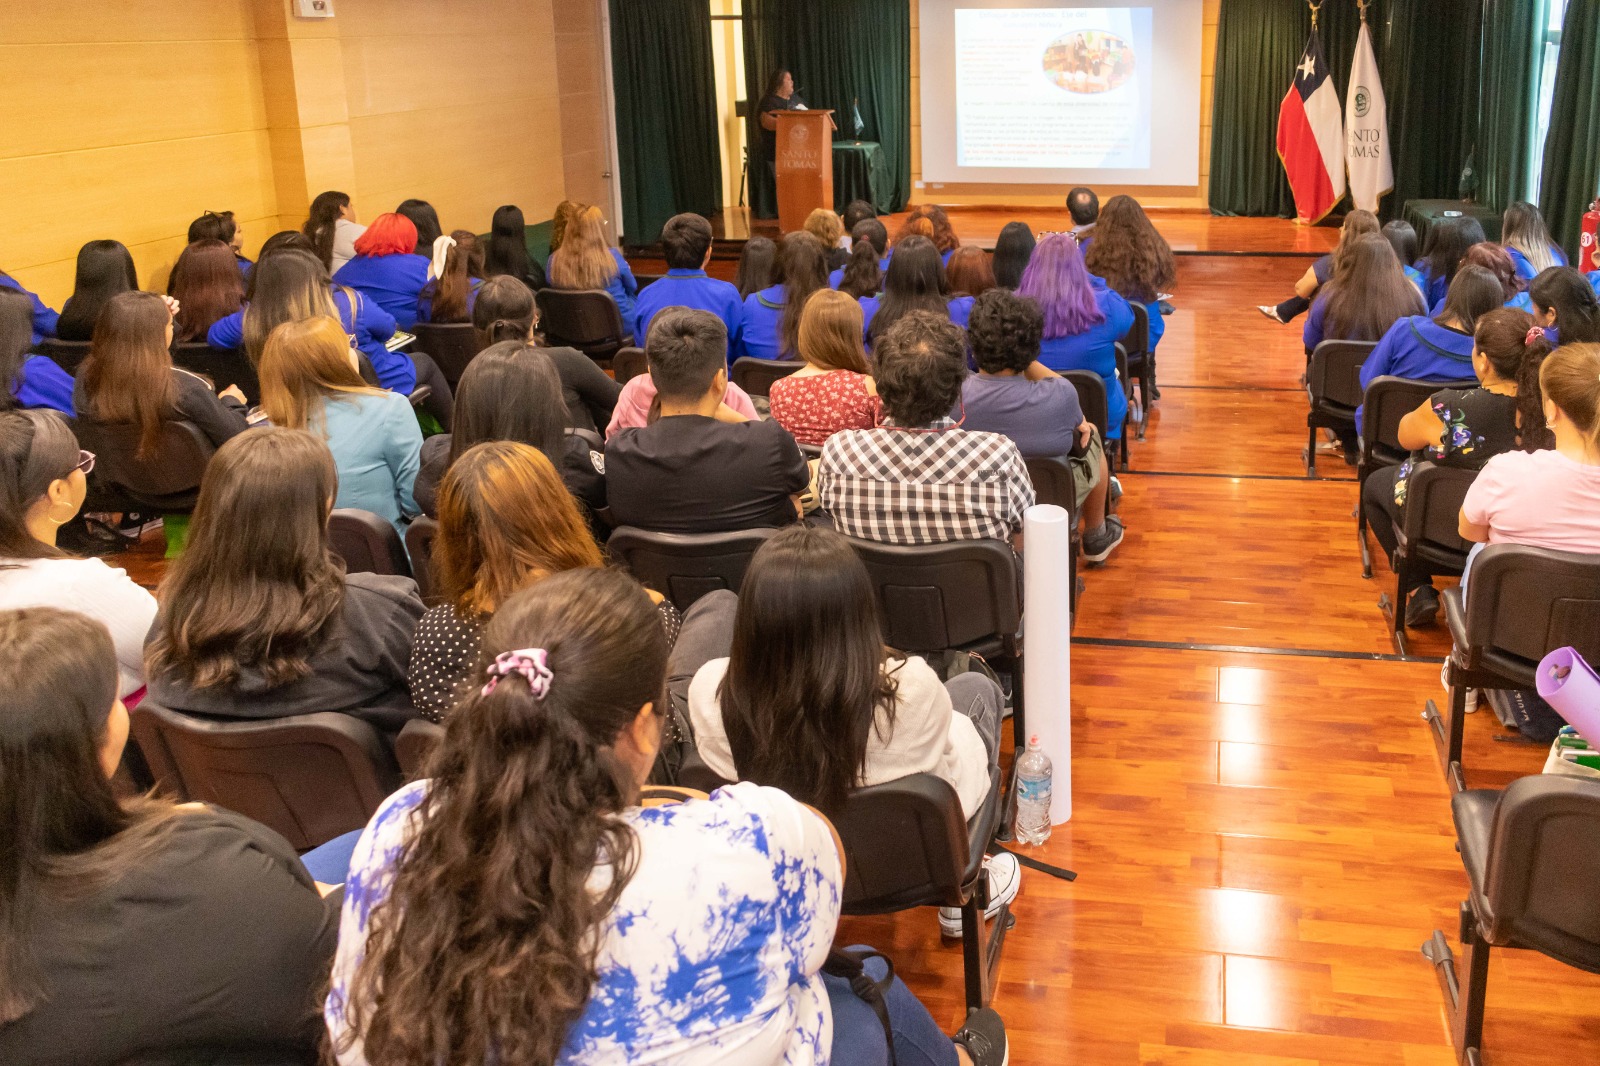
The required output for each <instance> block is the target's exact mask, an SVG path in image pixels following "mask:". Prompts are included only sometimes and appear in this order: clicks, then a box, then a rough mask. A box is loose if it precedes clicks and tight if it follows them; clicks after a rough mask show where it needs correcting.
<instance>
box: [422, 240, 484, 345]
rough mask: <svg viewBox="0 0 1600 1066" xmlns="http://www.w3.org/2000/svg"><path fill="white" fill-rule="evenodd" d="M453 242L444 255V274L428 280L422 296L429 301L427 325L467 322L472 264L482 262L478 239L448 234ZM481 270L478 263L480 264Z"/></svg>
mask: <svg viewBox="0 0 1600 1066" xmlns="http://www.w3.org/2000/svg"><path fill="white" fill-rule="evenodd" d="M450 239H451V240H453V241H455V242H456V243H455V244H453V245H451V247H450V250H449V251H447V252H445V254H444V273H443V274H441V275H440V276H439V277H438V278H436V279H434V280H433V281H430V282H429V283H428V285H427V288H426V289H424V290H423V293H422V296H423V298H424V299H426V300H428V306H429V313H428V320H429V321H430V322H440V323H444V322H465V321H467V298H468V296H469V295H471V293H472V277H473V274H472V263H473V259H474V258H475V257H479V258H480V259H481V254H482V253H481V250H480V249H479V248H478V237H477V235H476V234H474V233H471V232H469V231H468V230H464V229H458V230H454V231H453V232H451V234H450ZM480 269H481V262H480Z"/></svg>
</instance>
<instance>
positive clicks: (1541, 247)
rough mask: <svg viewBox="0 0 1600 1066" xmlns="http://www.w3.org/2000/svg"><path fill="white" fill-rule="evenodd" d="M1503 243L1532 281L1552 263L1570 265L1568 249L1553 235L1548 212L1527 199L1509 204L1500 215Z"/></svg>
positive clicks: (1524, 276)
mask: <svg viewBox="0 0 1600 1066" xmlns="http://www.w3.org/2000/svg"><path fill="white" fill-rule="evenodd" d="M1500 243H1501V244H1503V245H1505V249H1506V251H1507V252H1509V253H1511V263H1512V265H1513V266H1514V267H1515V268H1516V271H1517V277H1519V278H1521V279H1522V280H1523V281H1532V280H1533V279H1534V278H1536V277H1538V276H1539V274H1540V272H1541V271H1545V270H1549V269H1550V268H1551V267H1555V266H1566V265H1567V253H1566V252H1564V251H1562V250H1561V245H1559V244H1557V243H1556V242H1555V241H1554V240H1552V239H1551V237H1550V230H1549V229H1548V228H1547V227H1546V226H1545V223H1544V216H1543V215H1541V214H1540V213H1539V209H1538V208H1537V207H1535V206H1534V205H1533V204H1530V203H1528V202H1527V201H1525V200H1514V201H1512V202H1511V203H1509V204H1507V205H1506V209H1505V213H1504V214H1503V215H1501V216H1500Z"/></svg>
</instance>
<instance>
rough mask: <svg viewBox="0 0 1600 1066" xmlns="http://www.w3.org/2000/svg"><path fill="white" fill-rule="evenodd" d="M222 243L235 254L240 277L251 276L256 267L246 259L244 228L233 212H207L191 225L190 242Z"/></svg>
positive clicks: (234, 262) (234, 267)
mask: <svg viewBox="0 0 1600 1066" xmlns="http://www.w3.org/2000/svg"><path fill="white" fill-rule="evenodd" d="M200 241H221V242H222V243H223V244H226V245H227V246H228V249H229V250H230V251H231V252H232V253H233V269H234V270H235V271H236V272H237V273H238V274H239V276H240V277H244V278H247V277H249V276H250V270H251V268H252V267H253V266H254V265H255V264H253V263H251V262H250V260H248V259H246V258H245V257H244V253H243V251H242V249H243V248H244V226H243V225H241V224H240V223H239V220H238V219H236V218H234V216H233V212H232V211H207V212H206V213H205V214H203V215H201V216H200V217H199V218H197V219H195V220H194V221H193V222H191V223H189V236H188V242H189V243H190V244H196V243H198V242H200Z"/></svg>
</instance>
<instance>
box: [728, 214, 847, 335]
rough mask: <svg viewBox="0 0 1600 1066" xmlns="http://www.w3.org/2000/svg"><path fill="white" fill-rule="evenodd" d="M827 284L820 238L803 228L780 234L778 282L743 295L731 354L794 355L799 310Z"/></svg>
mask: <svg viewBox="0 0 1600 1066" xmlns="http://www.w3.org/2000/svg"><path fill="white" fill-rule="evenodd" d="M827 287H828V262H827V250H826V249H824V248H823V247H822V242H821V241H819V240H817V239H816V238H815V237H813V236H812V235H811V234H809V233H806V232H804V231H802V232H799V233H791V234H789V235H788V236H786V237H784V238H783V240H781V241H779V242H778V283H777V284H776V285H769V286H768V287H767V288H765V289H762V290H761V291H760V292H757V293H753V294H751V295H750V296H748V297H746V298H745V301H744V309H743V311H741V312H740V318H739V332H738V335H737V336H738V341H737V343H736V344H735V345H734V347H733V350H734V352H735V358H737V357H738V356H740V355H748V356H752V357H754V358H756V359H798V358H799V357H800V351H799V344H798V342H799V336H800V312H801V311H803V310H805V306H806V300H807V298H809V297H810V296H811V294H812V293H814V292H816V291H817V290H818V289H825V288H827ZM729 337H730V339H731V338H733V337H734V334H731V333H730V334H729Z"/></svg>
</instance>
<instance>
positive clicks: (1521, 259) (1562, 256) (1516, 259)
mask: <svg viewBox="0 0 1600 1066" xmlns="http://www.w3.org/2000/svg"><path fill="white" fill-rule="evenodd" d="M1506 251H1507V252H1509V253H1511V265H1512V266H1513V267H1515V268H1516V270H1517V277H1519V278H1521V279H1522V280H1523V281H1532V280H1533V279H1534V278H1536V277H1538V276H1539V272H1538V271H1537V270H1535V269H1534V268H1533V264H1532V263H1530V262H1528V257H1527V256H1525V255H1523V254H1522V253H1521V252H1519V251H1517V250H1516V249H1515V248H1513V247H1511V246H1510V245H1509V244H1508V245H1506ZM1550 251H1551V254H1553V255H1554V256H1555V257H1556V263H1557V264H1558V265H1560V266H1567V265H1568V264H1567V253H1566V252H1563V251H1562V250H1561V249H1560V248H1559V247H1557V246H1555V245H1551V247H1550Z"/></svg>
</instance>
